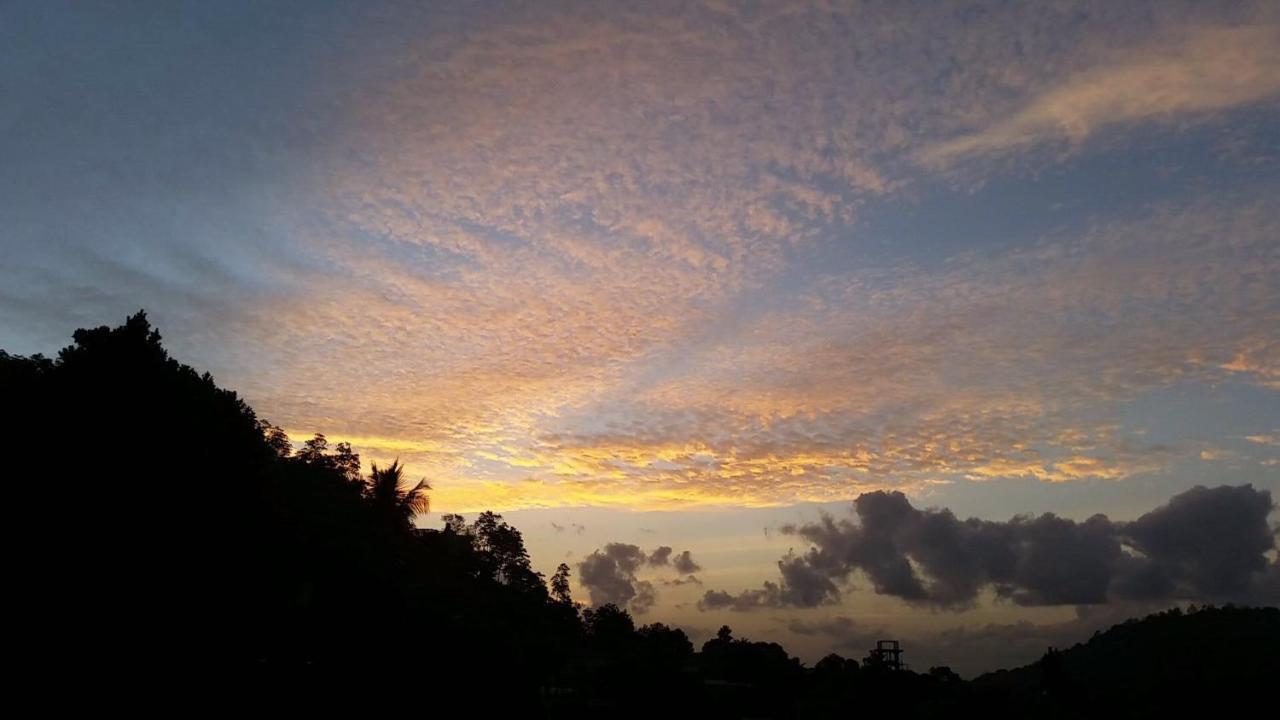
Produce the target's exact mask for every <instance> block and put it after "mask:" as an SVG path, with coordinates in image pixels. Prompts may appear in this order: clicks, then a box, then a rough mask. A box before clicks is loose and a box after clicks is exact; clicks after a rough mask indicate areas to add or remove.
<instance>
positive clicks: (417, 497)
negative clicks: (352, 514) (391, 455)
mask: <svg viewBox="0 0 1280 720" xmlns="http://www.w3.org/2000/svg"><path fill="white" fill-rule="evenodd" d="M430 489H431V486H430V485H428V484H427V481H426V480H425V479H423V480H419V481H418V482H417V484H415V485H409V484H408V483H406V482H405V480H404V467H403V466H401V465H400V461H399V460H396V461H394V462H392V463H391V465H390V466H388V467H384V468H380V467H378V464H377V463H374V464H373V465H372V466H371V471H370V473H369V479H368V481H367V482H366V483H365V488H364V496H365V498H366V499H367V500H368V501H369V503H370V504H371V505H372V506H373V508H374V511H375V512H376V513H378V515H379V516H381V517H385V518H387V519H388V520H389V521H390V522H393V523H397V524H398V525H403V526H404V527H408V526H409V525H410V524H411V523H412V520H413V517H414V515H417V514H419V513H426V512H428V511H430V509H431V498H430V497H429V496H428V495H427V491H428V490H430Z"/></svg>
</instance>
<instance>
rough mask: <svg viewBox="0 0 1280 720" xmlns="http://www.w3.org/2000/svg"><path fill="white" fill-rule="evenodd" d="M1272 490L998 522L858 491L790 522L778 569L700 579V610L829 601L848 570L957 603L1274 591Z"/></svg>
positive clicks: (892, 587) (933, 601)
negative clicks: (729, 581) (1114, 515)
mask: <svg viewBox="0 0 1280 720" xmlns="http://www.w3.org/2000/svg"><path fill="white" fill-rule="evenodd" d="M1273 508H1274V505H1273V503H1272V499H1271V493H1270V492H1268V491H1266V490H1255V489H1254V488H1253V487H1252V486H1251V485H1241V486H1238V487H1231V486H1225V485H1224V486H1221V487H1216V488H1205V487H1195V488H1192V489H1191V490H1188V491H1186V492H1184V493H1181V494H1179V495H1176V496H1174V497H1173V498H1172V499H1171V500H1170V501H1169V502H1168V503H1167V504H1165V505H1162V506H1160V507H1158V508H1156V509H1154V510H1152V511H1150V512H1148V513H1146V514H1145V515H1142V516H1141V517H1139V518H1138V519H1137V520H1134V521H1132V522H1115V521H1112V520H1110V519H1109V518H1107V517H1106V516H1105V515H1094V516H1093V517H1091V518H1088V519H1087V520H1084V521H1083V522H1077V521H1075V520H1070V519H1067V518H1062V517H1058V516H1056V515H1054V514H1052V513H1045V514H1043V515H1040V516H1037V517H1031V516H1017V517H1014V518H1013V519H1011V520H1008V521H1006V522H994V521H988V520H980V519H977V518H970V519H968V520H960V519H959V518H957V517H956V516H955V515H954V514H952V513H951V511H950V510H946V509H941V510H933V509H928V510H921V509H918V508H915V507H912V505H911V503H910V502H909V501H908V500H907V498H906V496H905V495H903V494H902V493H898V492H873V493H866V494H863V495H861V496H859V497H858V499H857V500H855V501H854V503H853V507H852V511H853V514H854V515H856V516H857V522H854V520H853V519H852V518H843V519H836V518H833V517H830V516H824V517H823V518H822V519H821V521H819V522H816V523H809V524H805V525H798V526H787V527H784V528H783V531H784V532H786V533H789V534H792V535H795V536H798V537H801V538H803V539H805V540H807V541H808V542H809V543H810V544H811V546H810V548H809V549H808V550H807V551H806V552H805V553H804V554H803V555H795V554H791V555H788V556H787V557H785V558H783V559H782V560H780V561H779V563H778V567H779V569H780V570H781V578H780V579H779V581H778V582H776V583H774V582H765V583H764V586H763V587H762V588H760V589H754V590H746V591H743V592H740V593H738V594H736V595H735V594H730V593H728V592H724V591H719V590H709V591H707V593H706V594H705V595H704V597H703V599H702V601H701V602H700V603H699V607H700V608H701V609H703V610H715V609H726V608H727V609H732V610H751V609H755V608H761V607H783V606H791V607H814V606H817V605H822V604H829V603H834V602H837V601H838V600H839V599H840V588H841V586H844V585H847V582H848V581H849V580H850V579H851V576H852V575H853V574H854V573H855V572H860V573H861V574H863V575H864V576H865V577H866V578H867V579H868V580H869V581H870V583H871V586H872V587H873V588H874V589H875V591H876V592H877V593H879V594H882V595H891V596H895V597H898V598H902V599H903V600H906V601H907V602H910V603H913V604H919V605H928V606H933V607H938V608H947V609H962V608H965V607H968V606H970V605H972V604H973V603H974V602H975V601H976V600H977V599H978V596H979V594H980V593H981V592H983V591H984V590H987V589H990V590H992V591H994V593H995V595H996V597H998V598H1001V599H1006V600H1010V601H1012V602H1014V603H1016V604H1018V605H1064V604H1075V605H1094V604H1101V603H1107V602H1112V601H1168V600H1226V601H1241V602H1251V603H1268V604H1269V603H1275V602H1277V601H1280V581H1278V579H1280V560H1277V559H1274V558H1273V559H1268V556H1267V553H1268V552H1269V551H1271V550H1273V549H1274V548H1275V547H1276V531H1275V530H1273V529H1272V528H1271V527H1270V526H1269V525H1268V524H1267V515H1268V513H1270V512H1271V510H1272V509H1273Z"/></svg>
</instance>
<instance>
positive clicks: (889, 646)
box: [871, 640, 907, 670]
mask: <svg viewBox="0 0 1280 720" xmlns="http://www.w3.org/2000/svg"><path fill="white" fill-rule="evenodd" d="M871 655H872V657H874V658H875V659H876V661H877V662H879V663H880V664H881V665H882V666H884V667H886V668H888V669H890V670H905V669H906V667H907V666H906V665H904V664H903V662H902V646H901V645H899V644H898V641H897V640H877V641H876V649H875V650H872V651H871Z"/></svg>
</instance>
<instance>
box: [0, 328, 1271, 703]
mask: <svg viewBox="0 0 1280 720" xmlns="http://www.w3.org/2000/svg"><path fill="white" fill-rule="evenodd" d="M0 399H2V400H3V427H2V429H3V436H2V438H0V439H3V442H4V447H5V448H6V450H7V453H6V455H7V457H6V461H5V462H4V463H3V465H2V466H3V467H4V470H3V473H4V475H3V479H4V483H5V487H6V488H7V489H8V490H9V492H10V501H9V502H8V503H6V505H5V507H6V510H7V516H8V520H9V523H8V524H9V527H10V528H11V538H10V553H8V555H9V558H10V562H9V566H10V573H9V574H8V576H9V580H10V582H9V583H8V585H9V587H10V592H9V593H8V595H9V600H10V603H11V609H10V615H11V621H10V622H9V623H8V630H7V638H6V646H7V650H8V653H7V656H8V657H7V659H8V660H9V663H8V664H9V665H10V666H11V667H14V668H16V669H15V670H11V671H10V674H11V677H10V681H11V686H15V685H16V686H18V692H19V693H24V692H25V693H27V694H35V695H38V696H40V697H41V698H42V701H43V702H44V703H45V704H44V706H43V707H45V708H46V709H55V708H62V709H69V708H72V707H74V708H77V709H82V708H83V707H84V706H93V707H96V708H97V709H99V710H103V711H105V710H107V709H112V710H114V709H117V708H119V707H120V706H121V705H124V706H127V707H132V708H135V709H140V708H145V707H148V706H149V705H152V704H163V707H165V708H166V709H167V710H169V711H170V712H171V713H173V714H178V713H181V714H193V713H195V711H197V710H201V709H208V708H210V707H213V706H218V707H220V708H221V709H222V710H223V711H225V710H227V709H228V708H231V709H233V710H234V711H237V713H238V714H240V713H243V714H250V713H253V712H258V711H261V710H263V709H266V708H286V709H292V710H294V711H301V710H302V709H303V708H307V709H309V710H315V709H317V708H323V709H325V710H328V711H331V712H336V711H344V712H359V713H360V714H361V715H381V714H385V713H387V712H390V711H403V712H405V713H412V714H413V715H425V716H427V717H430V716H433V715H438V714H441V715H442V714H448V715H455V714H458V712H465V713H466V714H468V715H473V716H475V717H479V718H484V717H533V718H536V717H583V718H588V717H660V716H672V717H706V718H745V717H760V718H836V717H841V718H843V717H854V716H870V715H894V716H899V717H957V716H962V715H963V716H968V715H970V714H979V713H980V714H982V715H985V716H987V717H1055V718H1056V717H1062V718H1073V717H1180V716H1186V715H1187V714H1188V713H1190V712H1193V711H1214V712H1226V711H1233V709H1243V708H1247V707H1250V706H1251V705H1250V704H1251V703H1262V705H1261V707H1262V708H1264V710H1263V712H1271V711H1274V705H1275V702H1274V695H1275V687H1274V685H1275V683H1276V681H1277V678H1278V677H1280V610H1277V609H1276V608H1234V607H1229V606H1228V607H1223V608H1195V609H1188V610H1187V611H1185V612H1184V611H1181V610H1179V609H1174V610H1170V611H1168V612H1164V613H1159V614H1156V615H1151V616H1148V617H1147V618H1145V619H1142V620H1131V621H1129V622H1127V623H1124V624H1122V625H1118V626H1115V627H1113V628H1111V629H1110V630H1108V631H1106V632H1103V633H1099V634H1097V635H1095V636H1094V637H1093V638H1092V639H1089V640H1088V641H1087V642H1085V643H1083V644H1080V645H1077V646H1075V647H1072V648H1069V649H1063V650H1050V651H1048V652H1046V654H1045V656H1044V657H1043V658H1042V659H1041V660H1040V661H1038V662H1036V663H1034V664H1032V665H1028V666H1026V667H1023V668H1018V669H1015V670H1002V671H1000V672H996V673H991V674H988V675H984V676H982V677H979V678H977V679H975V680H973V681H964V680H962V679H961V678H959V677H958V676H956V675H955V674H954V673H952V672H951V671H950V670H948V669H947V668H932V669H930V670H929V671H927V672H922V673H917V672H911V671H907V670H894V669H892V668H890V667H887V666H885V665H884V664H883V663H881V662H878V661H877V660H876V659H875V658H873V657H870V656H869V657H868V658H865V659H862V660H859V659H846V658H841V657H839V656H835V655H832V656H829V657H827V658H824V659H823V660H821V661H820V662H818V663H817V664H816V665H815V666H814V667H812V668H809V667H805V666H803V665H802V664H801V663H800V662H799V661H798V660H796V659H795V658H792V657H790V656H789V655H788V654H787V652H786V651H785V650H784V649H783V648H782V647H781V646H779V645H777V644H775V643H766V642H751V641H749V640H744V639H738V638H734V637H733V635H732V632H731V631H730V630H729V628H722V629H721V631H720V633H719V635H718V636H717V637H716V638H713V639H712V640H709V641H708V642H706V643H705V644H703V646H702V647H701V649H700V650H698V651H695V649H694V647H693V645H692V643H691V642H690V641H689V639H688V638H687V637H686V636H685V634H684V633H683V632H682V631H680V630H679V629H675V628H669V627H667V626H664V625H662V624H660V623H655V624H651V625H646V626H643V627H639V628H637V627H636V626H635V625H634V622H633V620H632V618H631V616H630V615H629V614H628V613H627V612H626V611H625V610H621V609H619V608H616V607H613V606H609V605H606V606H602V607H599V608H593V609H586V610H581V609H580V608H579V607H578V606H577V605H576V604H575V603H574V602H573V600H572V598H571V597H570V592H569V578H568V568H567V567H566V566H563V565H562V566H561V568H560V570H559V572H557V573H556V575H555V576H554V577H552V578H550V579H549V580H548V579H546V578H544V577H543V576H542V575H541V574H540V573H537V572H535V571H534V570H533V569H532V567H531V565H530V561H529V556H528V553H527V552H526V550H525V548H524V543H523V540H522V537H521V535H520V532H519V530H517V529H516V528H514V527H512V526H510V525H509V524H507V523H506V522H504V521H503V519H502V517H501V516H500V515H496V514H493V513H484V514H481V515H480V516H479V518H477V519H476V520H475V521H474V522H472V523H467V522H465V521H464V520H463V519H462V518H460V517H457V516H445V518H444V520H445V527H444V529H442V530H418V529H415V528H414V527H413V525H412V522H411V520H412V517H413V515H414V514H415V513H416V512H419V511H421V510H423V509H424V508H425V506H426V503H427V501H428V494H427V493H428V491H429V488H427V487H425V486H422V485H415V484H413V483H410V482H407V481H406V479H405V478H404V477H403V469H402V468H400V467H399V466H398V465H393V466H392V467H390V468H377V469H375V471H374V472H373V473H372V474H371V475H370V476H364V475H362V473H361V469H360V463H359V459H358V457H357V456H356V455H355V454H354V453H353V452H352V451H351V448H350V447H348V446H346V445H343V444H337V445H330V444H329V443H328V442H327V441H326V440H325V439H324V437H323V436H316V437H314V438H312V439H310V440H308V441H306V443H305V444H304V445H303V446H302V449H301V450H300V451H297V450H295V449H294V446H293V444H292V443H291V441H290V440H289V439H288V438H287V437H285V435H284V433H283V432H282V431H281V430H280V429H279V428H276V427H274V426H272V425H270V424H269V423H267V422H265V421H263V420H261V419H259V418H258V417H257V416H256V415H255V414H254V412H253V411H252V409H250V408H249V407H248V405H246V404H245V403H244V402H243V401H242V400H240V399H239V398H238V397H237V396H236V394H235V393H233V392H231V391H228V390H225V389H221V388H219V387H218V386H217V385H216V384H215V383H214V381H213V379H212V378H211V377H210V376H209V375H208V374H204V375H201V374H199V373H197V372H196V371H195V370H193V369H191V368H190V367H187V366H185V365H182V364H180V363H178V362H177V361H175V360H174V359H172V358H170V357H169V356H168V353H167V352H166V351H165V350H164V348H163V347H162V345H161V343H160V336H159V334H158V333H157V332H155V331H154V330H153V329H152V328H151V327H150V325H149V323H148V322H147V320H146V317H145V315H143V314H142V313H139V314H138V315H136V316H134V317H131V318H129V319H128V321H127V322H126V323H125V324H124V325H122V326H120V327H116V328H107V327H101V328H96V329H91V330H78V331H76V333H75V334H74V343H73V344H72V345H70V346H68V347H66V348H64V349H63V350H61V351H60V352H59V353H58V356H57V357H56V358H55V359H49V358H44V357H40V356H33V357H19V356H13V355H9V354H6V353H4V352H2V351H0ZM423 402H430V398H424V399H423Z"/></svg>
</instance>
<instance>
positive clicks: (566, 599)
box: [551, 563, 573, 605]
mask: <svg viewBox="0 0 1280 720" xmlns="http://www.w3.org/2000/svg"><path fill="white" fill-rule="evenodd" d="M551 599H552V600H555V601H556V602H558V603H563V604H565V605H572V604H573V596H572V595H571V594H570V591H569V565H568V564H567V563H560V565H558V566H557V567H556V572H555V574H554V575H552V576H551Z"/></svg>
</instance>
